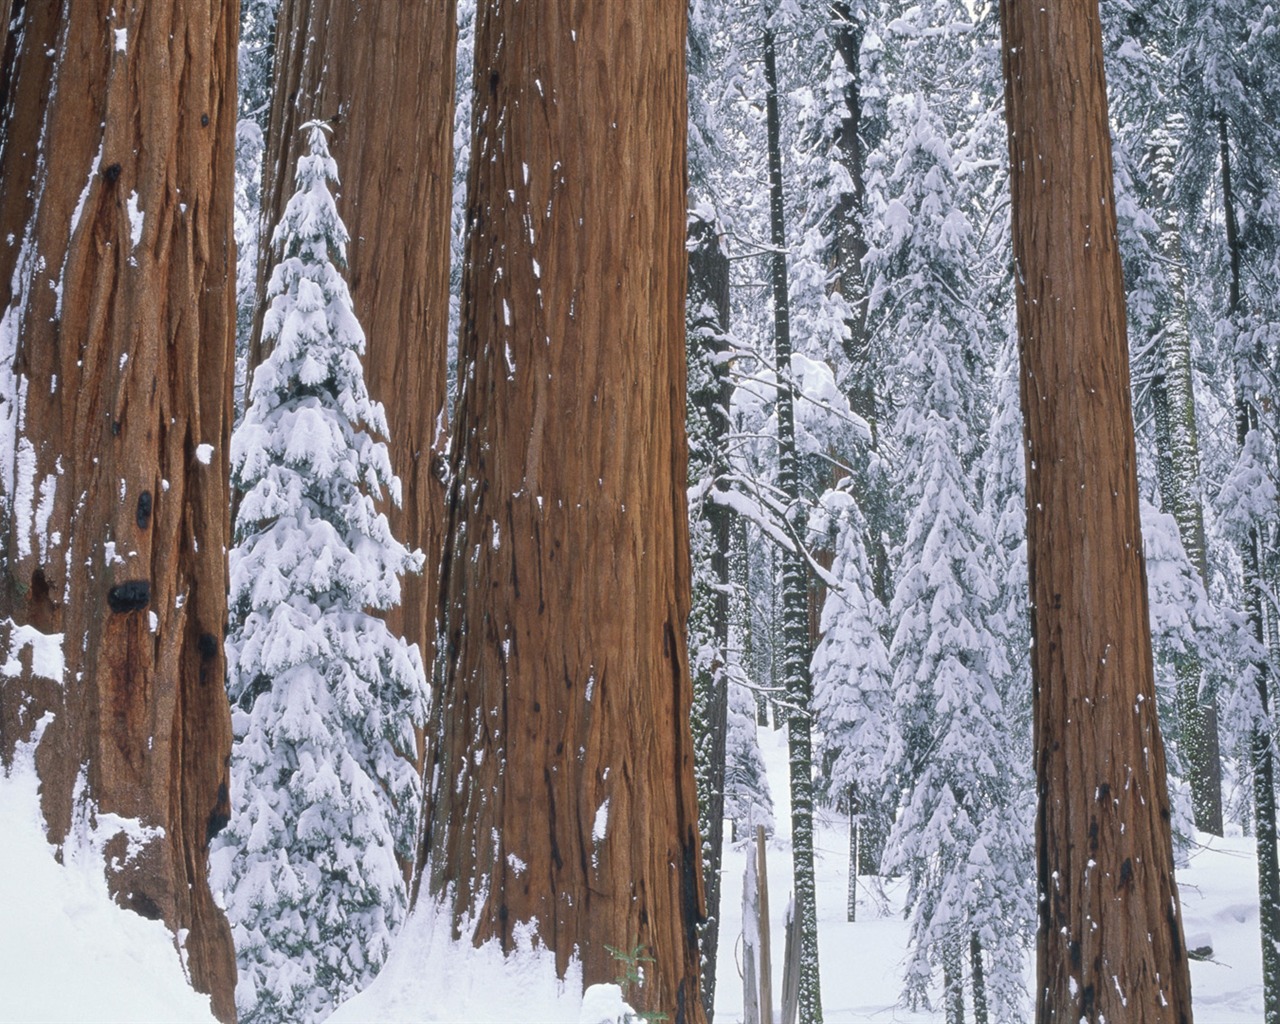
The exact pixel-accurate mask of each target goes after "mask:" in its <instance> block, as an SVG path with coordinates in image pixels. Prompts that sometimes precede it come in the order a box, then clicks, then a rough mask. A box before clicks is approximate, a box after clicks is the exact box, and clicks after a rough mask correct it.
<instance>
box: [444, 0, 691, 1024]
mask: <svg viewBox="0 0 1280 1024" xmlns="http://www.w3.org/2000/svg"><path fill="white" fill-rule="evenodd" d="M476 38H477V44H476V71H475V79H474V83H475V106H474V111H475V117H474V128H473V134H472V151H471V152H472V155H471V165H470V166H471V171H470V181H469V187H468V212H467V218H468V242H467V262H466V267H465V269H464V276H463V312H462V336H461V341H460V353H459V370H460V377H461V396H460V398H459V403H458V413H457V419H456V424H455V433H454V441H453V470H454V482H453V484H452V491H451V495H450V500H449V506H448V534H447V537H448V541H447V543H448V550H447V555H446V559H445V563H444V566H445V568H444V572H445V576H444V579H443V581H442V591H443V593H444V595H445V599H446V606H445V607H446V631H445V637H444V643H445V644H446V651H445V656H444V659H443V661H444V665H443V673H444V682H443V688H442V692H441V695H440V702H439V705H438V707H439V708H440V712H441V715H442V722H443V725H442V744H441V747H440V749H439V751H438V754H437V763H436V764H435V766H434V772H435V785H434V793H433V800H432V801H431V805H432V806H431V814H432V819H431V832H430V842H431V843H432V845H433V849H432V851H431V863H430V870H431V878H430V885H431V890H432V892H433V893H434V894H435V895H436V896H438V897H443V896H445V895H446V894H448V897H449V898H451V899H452V901H453V908H454V912H455V921H456V922H457V923H458V926H459V927H461V925H462V923H463V919H464V917H465V915H467V914H470V913H474V914H475V917H474V924H473V925H472V927H473V929H474V930H473V932H472V933H471V934H472V937H473V938H474V939H475V941H477V942H480V941H483V940H485V939H489V938H492V937H497V938H499V939H500V940H501V941H502V943H503V944H504V946H505V947H506V948H507V949H511V948H513V947H514V946H515V944H516V936H517V933H518V932H519V931H520V930H521V928H522V925H523V924H524V923H525V922H534V923H536V925H537V935H538V941H539V942H540V943H542V944H543V945H545V946H546V947H548V948H550V949H553V950H555V952H556V955H557V960H558V963H559V966H560V968H561V970H562V971H563V970H564V969H565V968H567V966H568V963H569V959H570V957H571V956H572V955H574V954H575V953H577V954H578V955H579V956H580V957H581V960H582V964H583V979H584V981H585V983H586V984H588V985H589V984H593V983H597V982H607V981H611V980H612V979H614V978H615V977H616V976H618V974H619V973H622V969H621V967H620V964H619V963H618V961H617V960H615V958H614V956H613V955H612V954H611V953H610V952H609V949H608V948H607V947H613V948H614V949H617V950H621V951H622V952H623V953H627V954H629V953H632V952H637V953H639V954H640V955H642V956H646V957H651V958H652V962H650V963H644V964H642V966H643V968H644V978H643V983H642V984H641V985H639V986H633V987H632V989H630V990H628V991H627V993H626V994H627V996H628V998H629V999H630V1000H631V1001H632V1004H633V1005H635V1006H636V1007H637V1008H638V1009H641V1010H646V1011H657V1012H661V1013H665V1014H667V1015H668V1016H669V1017H670V1018H671V1019H672V1020H673V1021H701V1020H703V1010H702V1005H701V1000H700V996H699V984H698V949H697V938H696V928H697V925H698V921H699V919H700V917H701V914H702V883H701V871H700V860H701V847H700V843H699V838H698V831H697V815H698V808H697V801H696V798H695V794H694V787H693V750H692V741H691V739H690V733H689V721H688V714H689V703H690V691H691V686H690V681H689V667H688V660H687V656H686V644H685V632H684V631H685V620H686V617H687V615H688V603H689V565H688V535H687V520H686V507H685V487H686V480H687V467H686V451H685V437H684V415H685V351H684V329H685V325H684V295H685V266H686V254H685V202H684V200H685V181H684V159H685V123H686V122H685V116H686V111H685V108H686V102H685V68H684V46H685V3H684V0H661V2H654V3H646V4H614V3H602V4H585V5H584V4H577V3H571V2H569V0H547V2H544V3H540V4H528V3H525V4H512V3H500V2H496V0H495V2H488V3H484V4H482V5H481V7H480V11H479V16H478V25H477V37H476Z"/></svg>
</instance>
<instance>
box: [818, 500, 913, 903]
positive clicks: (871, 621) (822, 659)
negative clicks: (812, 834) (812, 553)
mask: <svg viewBox="0 0 1280 1024" xmlns="http://www.w3.org/2000/svg"><path fill="white" fill-rule="evenodd" d="M820 521H823V522H822V525H824V526H825V527H826V528H827V530H828V532H829V533H830V534H831V535H832V537H833V538H834V543H833V544H832V550H833V551H834V554H835V557H834V560H833V562H832V565H831V575H832V577H833V578H834V580H835V581H836V582H838V583H839V587H838V588H833V589H832V590H830V591H829V592H828V594H827V598H826V601H825V602H824V603H823V606H822V620H821V632H822V639H821V640H820V641H819V642H818V647H817V650H816V651H815V652H814V655H813V663H812V668H813V715H814V725H815V729H816V731H817V733H818V735H819V736H820V739H819V741H818V744H817V752H816V757H815V761H816V763H817V764H818V766H819V771H820V773H821V774H820V776H819V787H820V792H821V795H822V797H823V798H824V800H825V801H826V802H827V803H828V804H829V805H831V806H834V807H837V808H839V809H841V810H843V811H844V812H846V813H848V814H849V815H850V816H851V818H850V837H849V839H850V858H849V861H850V863H849V895H848V900H849V903H848V908H847V912H848V918H849V920H851V921H852V920H853V919H854V915H855V913H856V902H855V901H856V891H857V883H856V877H857V875H856V872H857V871H858V868H859V867H861V868H862V869H863V873H864V874H865V873H870V872H869V871H868V870H867V869H868V868H871V869H874V867H875V865H873V864H870V863H868V864H860V863H859V862H860V860H861V859H862V858H860V857H859V856H858V855H857V854H858V853H859V852H860V851H859V850H858V846H862V847H863V848H864V849H866V848H867V847H868V840H869V839H870V841H871V842H872V843H874V842H875V840H876V839H878V838H879V837H880V836H881V835H882V833H883V823H882V822H881V821H880V820H879V809H880V808H881V807H882V806H883V805H884V804H885V797H886V794H885V793H884V792H883V791H882V790H883V787H882V785H881V774H880V755H881V754H882V753H883V749H884V735H885V728H886V715H887V713H888V708H889V703H890V700H891V696H890V695H891V687H892V684H893V672H892V669H891V668H890V666H889V652H888V650H887V649H886V647H885V643H884V637H883V631H884V629H885V623H886V620H887V613H886V611H885V607H884V605H883V604H881V603H880V600H879V598H878V597H877V596H876V593H875V587H874V585H873V582H872V571H871V562H870V559H869V558H868V556H867V551H866V546H865V544H864V538H865V536H866V523H865V522H864V520H863V517H862V515H861V513H860V512H859V510H858V507H857V505H856V503H855V502H854V500H853V497H852V496H851V495H850V494H849V493H848V491H847V490H845V489H843V488H838V489H833V490H831V491H829V492H828V493H827V494H825V495H824V496H823V498H822V503H821V515H820V516H815V522H814V523H811V524H810V525H811V529H813V528H815V527H816V526H818V525H819V522H820ZM868 852H870V851H868Z"/></svg>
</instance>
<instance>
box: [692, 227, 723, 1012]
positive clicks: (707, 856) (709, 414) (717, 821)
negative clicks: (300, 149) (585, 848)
mask: <svg viewBox="0 0 1280 1024" xmlns="http://www.w3.org/2000/svg"><path fill="white" fill-rule="evenodd" d="M688 249H689V297H688V303H687V309H686V320H687V322H688V345H689V349H690V352H689V360H690V365H691V366H697V367H698V368H699V370H700V376H701V379H700V380H699V381H698V385H700V387H698V386H695V384H694V382H693V380H690V383H689V402H690V407H691V408H696V409H697V411H698V414H699V420H700V422H701V423H702V424H703V427H702V429H703V431H704V433H705V436H704V437H703V438H701V443H702V451H701V464H700V465H699V463H698V461H697V459H696V457H695V455H694V453H693V451H691V457H690V463H691V465H690V475H691V477H692V478H695V479H696V478H697V477H698V476H699V474H700V473H705V474H707V475H708V476H710V477H711V479H712V484H711V486H712V487H714V488H715V489H717V490H723V489H724V486H725V485H724V484H723V483H722V482H721V481H722V478H723V476H724V474H725V473H726V472H727V471H728V465H729V462H728V460H729V449H728V443H729V429H730V423H729V406H730V403H731V402H732V400H733V382H732V380H731V379H730V377H729V366H728V363H727V361H726V359H727V353H728V350H729V344H730V342H729V337H728V332H729V257H728V256H727V255H726V254H725V251H724V248H723V246H722V245H721V241H720V237H719V235H718V233H717V225H716V224H714V223H712V222H709V221H706V220H702V219H701V218H700V217H697V216H696V215H690V219H689V244H688ZM694 447H695V445H694V442H693V441H692V439H691V443H690V448H691V449H693V448H694ZM701 514H702V515H703V516H704V517H705V518H706V520H707V523H708V526H709V532H710V534H711V537H710V541H711V543H710V550H709V552H708V553H709V555H710V561H711V581H710V582H711V588H708V589H709V592H700V591H699V587H698V581H697V578H696V577H695V579H694V587H693V590H694V595H693V601H694V609H695V612H694V615H695V618H696V617H697V614H698V610H699V604H700V603H701V606H702V609H701V611H702V614H703V615H704V616H706V617H707V618H708V619H709V620H710V621H709V623H708V625H709V631H710V634H711V640H712V641H713V642H714V644H715V654H714V655H713V658H712V662H711V664H710V666H708V668H707V669H706V670H705V671H700V672H698V673H697V674H696V675H695V676H694V680H693V688H694V698H693V699H694V711H693V721H692V727H693V737H694V745H695V748H696V749H697V751H698V754H699V756H698V759H697V761H696V762H695V774H696V777H697V785H698V797H699V806H700V807H701V815H702V816H701V822H700V825H701V831H702V839H703V879H704V882H705V887H706V900H707V915H706V921H705V922H704V923H703V926H702V929H701V931H700V937H701V943H702V965H703V971H702V1002H703V1005H704V1007H705V1008H706V1012H707V1019H708V1020H710V1019H711V1018H712V1016H713V1013H714V1008H715V992H716V958H717V955H718V952H719V945H720V865H721V861H722V859H723V852H724V784H725V742H726V739H727V735H728V731H729V625H730V621H729V614H730V613H729V604H730V594H731V593H732V589H733V580H732V578H731V577H730V562H729V548H730V544H731V541H732V528H733V512H732V511H731V510H730V509H729V508H727V507H726V506H724V505H721V504H718V503H716V502H713V501H706V502H705V503H704V504H703V506H702V513H701Z"/></svg>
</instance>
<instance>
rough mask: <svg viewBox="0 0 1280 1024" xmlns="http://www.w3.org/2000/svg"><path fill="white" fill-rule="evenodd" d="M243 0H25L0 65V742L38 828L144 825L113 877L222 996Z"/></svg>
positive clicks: (195, 976) (118, 853)
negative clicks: (97, 817)
mask: <svg viewBox="0 0 1280 1024" xmlns="http://www.w3.org/2000/svg"><path fill="white" fill-rule="evenodd" d="M236 14H237V5H236V4H235V3H228V2H223V0H190V2H186V3H181V4H179V3H174V2H172V0H167V2H165V0H136V2H134V3H132V4H130V5H128V6H127V7H122V6H121V5H119V4H113V3H110V2H107V0H102V2H99V3H89V2H86V3H79V2H77V3H71V2H69V0H68V2H62V3H53V2H50V3H42V4H19V5H18V7H17V9H16V11H14V16H15V17H16V18H17V30H16V31H15V32H14V33H13V34H12V35H11V36H10V38H9V40H8V42H9V44H11V45H10V46H9V52H8V54H7V58H6V61H5V66H4V69H3V75H2V78H0V80H2V81H3V86H4V90H5V92H4V106H3V114H2V115H0V116H2V121H0V140H2V143H0V144H2V146H3V150H2V152H0V237H9V238H12V239H14V240H15V241H14V243H13V244H11V245H7V246H4V247H0V309H3V310H4V312H3V326H0V423H2V424H3V440H2V441H0V449H2V450H3V452H4V455H5V463H4V465H3V466H2V467H0V485H2V489H0V511H2V513H3V526H4V547H3V554H4V565H3V568H4V574H3V580H2V581H0V583H2V585H0V616H2V617H3V618H2V619H0V634H2V635H0V648H2V649H7V650H8V651H9V652H10V658H11V662H10V665H9V666H7V667H6V669H5V671H4V673H3V675H0V723H3V724H0V757H2V758H3V759H4V760H5V761H8V760H9V759H10V758H12V757H13V755H14V752H15V747H16V745H17V744H19V743H24V742H28V741H29V740H30V739H31V738H32V736H33V735H41V737H42V738H41V739H40V740H39V743H38V745H37V747H36V752H35V758H36V767H37V770H38V772H39V775H40V780H41V802H42V805H43V810H44V814H45V819H46V824H47V827H48V831H49V835H50V838H51V840H52V841H53V842H55V843H61V842H62V841H63V840H64V839H65V838H66V836H67V834H68V830H69V829H70V828H71V826H72V824H73V821H74V820H75V819H76V818H77V817H78V816H81V815H88V817H89V820H90V821H92V820H94V819H93V815H94V813H95V811H96V812H97V813H98V814H102V813H105V812H110V813H113V814H117V815H120V816H122V817H124V818H134V819H136V820H137V821H138V823H139V824H140V825H141V826H142V827H143V828H144V829H151V830H154V831H152V832H150V834H149V838H147V839H146V841H144V842H142V844H141V848H140V849H138V850H137V851H136V852H135V853H131V854H130V855H128V856H126V847H127V846H129V843H128V841H127V838H126V836H125V835H124V834H123V833H121V834H119V835H117V836H116V837H115V839H113V840H112V841H110V842H109V843H108V844H107V845H106V848H105V854H106V872H107V878H108V883H109V886H110V889H111V891H112V892H113V893H114V894H115V897H116V899H117V900H118V901H119V902H120V903H121V904H123V905H124V906H127V907H130V908H132V909H134V910H136V911H137V912H138V913H140V914H142V915H143V916H145V917H149V918H158V919H162V920H163V921H164V922H165V923H166V924H167V925H168V926H169V927H170V928H171V929H173V930H174V931H175V933H179V934H180V933H182V932H183V931H185V932H186V933H187V934H186V942H185V948H186V951H187V958H188V959H187V962H188V966H189V970H190V973H191V977H192V980H193V982H194V983H195V985H196V987H197V988H199V989H200V990H202V991H206V992H210V993H212V995H213V1006H214V1010H215V1012H216V1013H217V1014H218V1016H219V1017H221V1018H223V1019H224V1020H231V1019H233V1018H234V1016H235V1007H234V1001H233V988H234V984H235V960H234V955H233V953H232V948H231V933H230V929H229V928H228V926H227V923H226V921H225V919H224V918H223V916H222V913H221V911H219V910H218V908H217V907H216V906H215V905H214V902H213V898H212V895H211V894H210V892H209V886H208V879H207V851H208V843H209V840H210V838H212V836H213V835H215V834H216V833H217V832H218V830H219V829H220V828H221V827H222V826H223V825H224V824H225V823H226V821H227V814H228V802H227V768H226V761H227V755H228V752H229V750H230V745H231V725H230V715H229V712H228V707H227V699H226V694H225V691H224V689H223V674H224V659H223V650H222V633H223V628H224V625H225V622H226V585H227V583H226V562H225V557H226V556H225V547H226V543H227V535H228V525H229V524H228V514H227V510H228V502H227V485H226V480H227V475H228V469H227V450H226V449H227V435H228V419H227V417H228V412H229V409H230V399H231V390H230V389H231V371H232V332H233V324H234V308H233V303H234V280H235V273H234V262H235V256H234V250H233V243H232V234H231V207H232V204H231V187H232V176H233V172H232V162H233V149H234V146H233V140H234V127H235V81H236V78H235V54H236V44H237V35H238V23H237V17H236ZM55 652H56V655H55ZM11 671H12V672H15V673H16V674H13V675H11ZM40 723H44V726H43V732H42V733H41V732H40V730H41V728H42V726H41V724H40Z"/></svg>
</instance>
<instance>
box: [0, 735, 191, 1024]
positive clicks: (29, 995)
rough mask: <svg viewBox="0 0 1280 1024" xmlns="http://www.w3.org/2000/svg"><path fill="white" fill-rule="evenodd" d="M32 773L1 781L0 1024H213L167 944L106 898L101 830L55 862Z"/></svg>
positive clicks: (26, 764)
mask: <svg viewBox="0 0 1280 1024" xmlns="http://www.w3.org/2000/svg"><path fill="white" fill-rule="evenodd" d="M36 794H37V780H36V774H35V769H34V767H33V766H32V764H31V759H30V753H29V752H23V751H20V752H19V755H18V757H17V758H16V759H15V762H14V767H13V771H12V772H11V773H10V774H9V775H8V776H7V777H5V776H3V775H0V1021H22V1022H24V1024H34V1022H37V1021H49V1022H52V1021H59V1022H62V1021H65V1022H68V1024H84V1022H87V1021H94V1022H107V1021H119V1022H122V1024H123V1022H126V1021H128V1022H143V1021H155V1022H157V1024H159V1022H165V1024H168V1022H178V1021H182V1022H192V1024H195V1022H199V1024H215V1022H214V1018H213V1015H212V1013H211V1012H210V1010H209V999H208V997H207V996H202V995H198V994H197V993H196V992H195V991H193V990H192V989H191V987H190V986H189V985H188V983H187V979H186V976H185V975H184V973H183V969H182V964H181V962H180V960H179V957H178V951H177V950H176V949H175V948H174V944H173V936H172V935H170V933H169V931H168V929H166V928H165V927H164V925H162V924H161V923H160V922H159V921H148V920H146V919H145V918H142V917H139V916H138V915H137V914H135V913H133V912H132V911H128V910H123V909H121V908H120V907H118V906H116V905H115V904H114V903H113V902H112V901H111V898H110V896H108V895H107V883H106V879H105V877H104V875H103V872H102V857H101V854H100V853H99V852H98V850H95V849H94V846H95V845H98V846H99V848H100V842H101V841H102V840H103V839H104V838H105V836H104V834H103V832H102V831H101V830H99V832H98V835H97V842H95V839H94V837H93V836H91V835H82V836H81V837H80V838H79V840H78V841H69V842H68V843H67V844H66V845H65V848H64V861H65V863H64V864H59V863H58V862H57V861H56V860H54V856H53V852H54V851H53V848H52V847H51V846H50V845H49V843H48V842H47V841H46V839H45V836H44V826H43V824H42V822H41V818H40V809H39V800H38V797H37V795H36Z"/></svg>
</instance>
